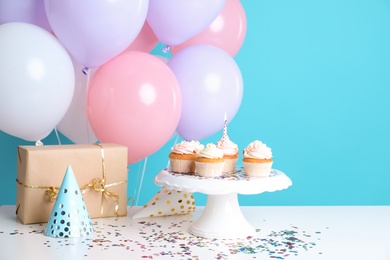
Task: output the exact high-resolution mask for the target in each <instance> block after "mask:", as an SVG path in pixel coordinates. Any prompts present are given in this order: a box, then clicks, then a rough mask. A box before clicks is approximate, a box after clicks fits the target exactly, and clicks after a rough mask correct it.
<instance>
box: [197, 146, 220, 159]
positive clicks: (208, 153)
mask: <svg viewBox="0 0 390 260" xmlns="http://www.w3.org/2000/svg"><path fill="white" fill-rule="evenodd" d="M198 156H199V157H205V158H210V159H213V158H223V151H222V150H221V149H218V148H217V146H216V145H215V144H212V143H209V144H207V145H206V147H205V148H204V149H203V150H201V151H199V152H198Z"/></svg>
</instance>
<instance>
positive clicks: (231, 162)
mask: <svg viewBox="0 0 390 260" xmlns="http://www.w3.org/2000/svg"><path fill="white" fill-rule="evenodd" d="M216 146H217V148H219V149H221V150H222V151H223V158H224V159H225V166H224V167H223V172H227V173H234V172H235V171H236V164H237V160H238V146H237V144H235V143H234V142H232V141H231V140H230V139H229V136H228V135H227V127H226V124H225V126H224V128H223V135H222V138H221V140H219V141H218V142H217V145H216Z"/></svg>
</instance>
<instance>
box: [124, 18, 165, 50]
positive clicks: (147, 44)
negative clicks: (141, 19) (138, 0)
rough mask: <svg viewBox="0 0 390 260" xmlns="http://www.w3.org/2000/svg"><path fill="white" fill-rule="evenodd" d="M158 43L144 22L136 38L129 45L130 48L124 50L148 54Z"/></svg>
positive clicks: (147, 24)
mask: <svg viewBox="0 0 390 260" xmlns="http://www.w3.org/2000/svg"><path fill="white" fill-rule="evenodd" d="M157 43H158V39H157V37H156V35H155V34H154V32H153V30H152V28H150V25H149V23H148V22H147V21H145V23H144V25H143V26H142V29H141V31H140V33H139V34H138V36H137V38H135V40H134V41H133V42H132V43H131V44H130V46H129V47H128V48H127V49H126V51H144V52H150V51H152V50H153V49H154V47H156V45H157Z"/></svg>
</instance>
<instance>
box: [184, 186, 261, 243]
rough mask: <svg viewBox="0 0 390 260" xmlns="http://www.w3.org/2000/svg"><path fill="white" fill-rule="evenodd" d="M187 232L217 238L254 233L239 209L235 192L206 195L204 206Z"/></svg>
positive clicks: (239, 236)
mask: <svg viewBox="0 0 390 260" xmlns="http://www.w3.org/2000/svg"><path fill="white" fill-rule="evenodd" d="M189 232H190V233H191V234H193V235H195V236H200V237H206V238H219V239H236V238H245V237H248V236H251V235H253V234H254V233H255V229H254V228H253V227H252V226H251V225H250V224H249V223H248V221H247V220H246V219H245V217H244V215H243V214H242V212H241V210H240V206H239V204H238V197H237V193H228V194H224V195H208V197H207V203H206V206H205V208H204V210H203V212H202V214H201V216H200V217H199V218H198V220H196V221H195V223H193V224H192V225H191V226H190V228H189Z"/></svg>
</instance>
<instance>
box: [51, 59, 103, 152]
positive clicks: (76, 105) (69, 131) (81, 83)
mask: <svg viewBox="0 0 390 260" xmlns="http://www.w3.org/2000/svg"><path fill="white" fill-rule="evenodd" d="M72 61H73V66H74V70H75V71H74V72H75V77H76V83H75V90H74V95H73V99H72V103H71V104H70V107H69V109H68V112H66V114H65V116H64V117H63V118H62V120H61V122H60V123H59V124H58V125H57V129H58V130H59V131H60V132H61V133H62V134H63V135H65V136H66V137H67V138H69V140H71V141H72V142H74V143H76V144H90V143H95V142H96V141H97V137H96V136H95V134H94V133H93V130H92V128H91V126H90V124H89V121H88V116H87V91H88V84H89V80H90V79H92V77H93V74H94V73H95V71H96V69H94V68H92V69H89V72H88V74H87V75H85V74H84V73H83V68H84V66H82V65H81V64H78V63H77V61H76V59H74V58H72Z"/></svg>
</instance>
